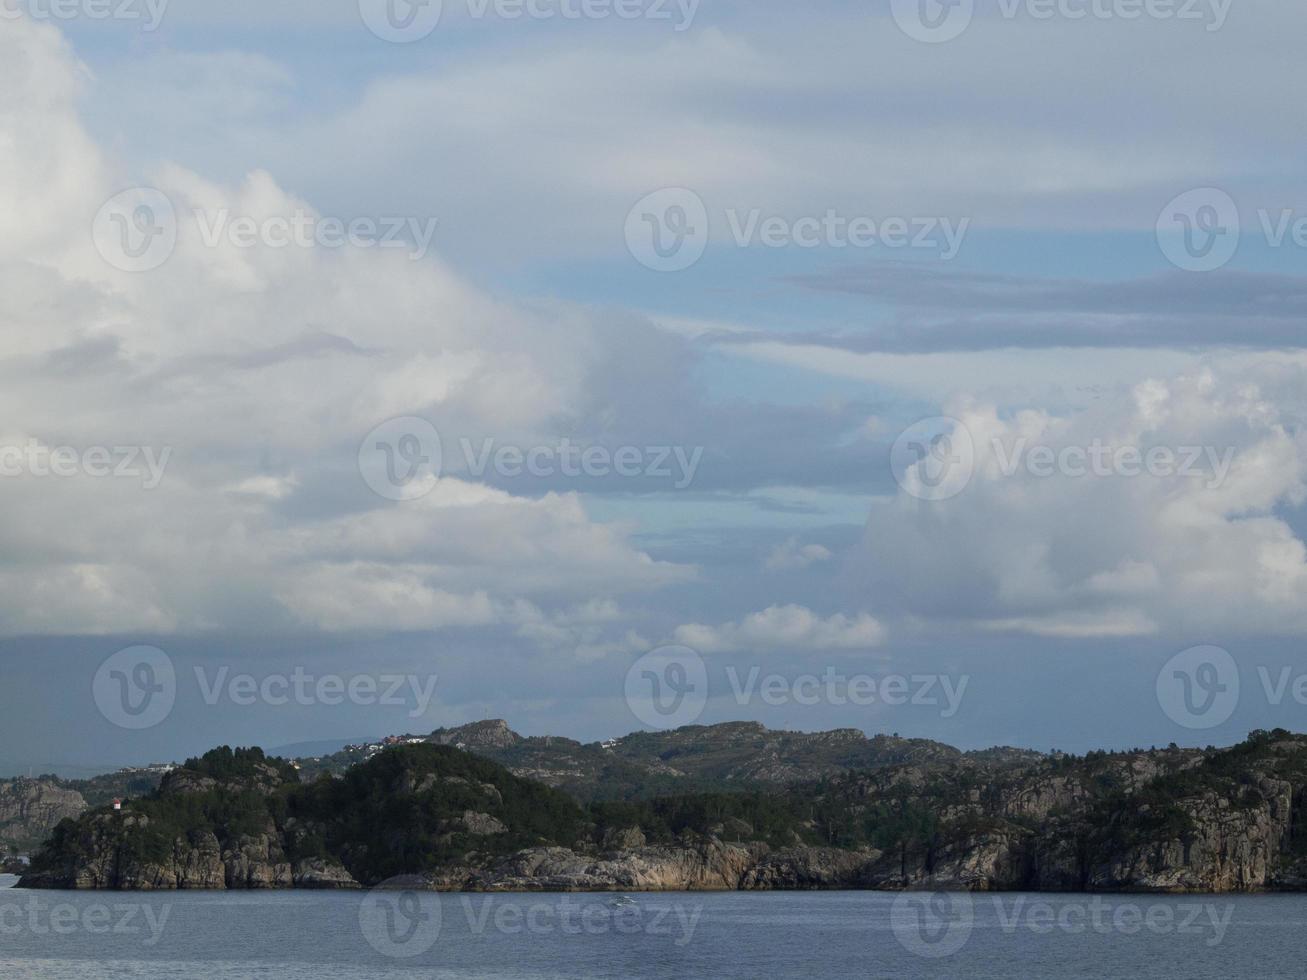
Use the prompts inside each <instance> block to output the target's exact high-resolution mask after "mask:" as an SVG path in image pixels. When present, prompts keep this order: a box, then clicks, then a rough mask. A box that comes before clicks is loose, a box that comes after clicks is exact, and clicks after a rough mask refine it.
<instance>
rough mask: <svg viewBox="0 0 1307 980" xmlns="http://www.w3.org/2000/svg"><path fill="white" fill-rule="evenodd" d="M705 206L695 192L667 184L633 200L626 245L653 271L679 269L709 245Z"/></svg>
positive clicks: (693, 261)
mask: <svg viewBox="0 0 1307 980" xmlns="http://www.w3.org/2000/svg"><path fill="white" fill-rule="evenodd" d="M708 232H709V222H708V208H707V206H706V205H705V204H704V203H703V198H701V197H700V196H699V195H698V194H696V193H695V192H694V191H692V190H689V189H688V188H685V187H667V188H664V189H663V190H660V191H654V192H653V193H652V194H648V195H646V196H645V197H642V198H641V199H640V200H639V201H637V202H636V204H635V206H634V207H633V208H631V210H630V212H629V213H628V214H627V216H626V247H627V249H629V250H630V252H631V255H632V256H634V258H635V260H636V261H637V262H639V263H640V264H641V265H642V266H644V267H645V268H647V269H652V270H654V271H655V272H681V271H683V270H685V269H688V268H690V266H692V265H694V264H695V263H696V262H698V261H699V259H701V258H703V253H704V251H705V250H706V249H707V248H708Z"/></svg>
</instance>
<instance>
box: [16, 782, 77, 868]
mask: <svg viewBox="0 0 1307 980" xmlns="http://www.w3.org/2000/svg"><path fill="white" fill-rule="evenodd" d="M86 809H87V806H86V800H85V799H84V798H83V797H82V794H81V793H78V792H76V791H75V790H71V789H65V788H64V787H62V786H59V785H58V784H56V783H54V782H52V781H49V780H44V779H13V780H5V781H4V782H0V845H3V848H0V850H3V849H4V848H7V847H9V846H13V847H16V848H18V849H19V850H22V851H26V850H28V849H30V848H34V847H36V846H38V845H39V844H40V843H41V842H42V841H44V840H45V839H46V838H47V837H49V836H50V832H51V831H52V830H54V828H55V827H56V826H58V825H59V822H60V821H61V820H64V819H67V818H70V817H79V816H81V815H82V813H83V812H85V810H86Z"/></svg>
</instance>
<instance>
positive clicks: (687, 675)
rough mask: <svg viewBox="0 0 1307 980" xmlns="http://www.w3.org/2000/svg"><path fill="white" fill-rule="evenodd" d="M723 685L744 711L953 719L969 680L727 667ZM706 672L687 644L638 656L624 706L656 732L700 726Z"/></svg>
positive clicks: (628, 674) (629, 672) (705, 700)
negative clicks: (790, 709) (927, 712)
mask: <svg viewBox="0 0 1307 980" xmlns="http://www.w3.org/2000/svg"><path fill="white" fill-rule="evenodd" d="M723 676H724V678H725V682H726V687H727V688H728V689H729V690H730V693H731V697H732V698H734V700H735V703H736V704H737V705H739V706H740V707H745V706H747V705H750V704H754V703H759V702H760V703H762V704H764V705H766V706H768V707H772V708H778V707H787V706H798V707H814V706H816V705H821V704H826V705H832V706H834V707H847V706H849V705H853V706H855V707H870V706H871V705H876V704H883V705H886V706H888V707H903V706H913V707H928V708H937V709H939V715H940V717H941V718H952V717H953V716H954V715H956V714H957V712H958V709H959V708H960V707H961V705H962V699H963V697H964V695H965V694H966V691H967V685H968V684H970V683H971V678H970V676H968V675H960V676H957V677H954V676H951V675H943V674H885V675H872V674H846V673H843V672H841V671H840V670H838V669H837V668H835V667H833V666H828V667H826V668H825V670H824V671H823V672H822V673H820V674H814V673H801V674H794V675H784V674H779V673H769V674H764V673H763V670H762V668H761V667H760V666H757V665H754V666H752V667H750V668H749V669H748V670H741V669H740V668H738V667H736V666H734V665H728V666H726V667H725V669H724V670H723ZM708 689H709V670H708V664H707V662H706V661H705V660H704V658H703V656H702V655H701V654H700V653H699V652H698V651H697V650H694V649H692V648H690V647H687V646H665V647H659V648H658V649H656V650H651V651H650V652H649V653H646V654H645V655H644V656H642V657H640V658H639V659H638V660H637V661H636V662H635V663H633V664H632V665H631V667H630V668H629V669H628V670H627V672H626V680H625V684H624V694H625V697H626V704H627V706H628V707H629V708H630V709H631V713H632V714H633V715H635V717H636V718H637V719H639V720H640V721H641V722H642V723H643V724H644V725H646V726H648V727H649V728H654V729H659V730H664V731H666V730H670V729H673V728H681V727H683V726H685V725H693V724H694V723H695V722H697V721H698V720H699V719H700V718H701V717H702V716H703V713H704V710H705V709H706V708H707V706H708Z"/></svg>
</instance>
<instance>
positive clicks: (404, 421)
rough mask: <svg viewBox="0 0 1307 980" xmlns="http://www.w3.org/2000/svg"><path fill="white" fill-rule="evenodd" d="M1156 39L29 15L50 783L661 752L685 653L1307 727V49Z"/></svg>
mask: <svg viewBox="0 0 1307 980" xmlns="http://www.w3.org/2000/svg"><path fill="white" fill-rule="evenodd" d="M1140 6H1141V5H1138V4H1132V3H1130V2H1128V0H1120V2H1116V3H1113V2H1111V0H1100V2H1099V3H1097V4H1092V5H1091V4H1089V3H1081V2H1078V0H1063V2H1061V3H1059V4H1054V5H1052V6H1049V5H1046V4H1042V3H1024V2H1018V0H1002V2H1000V0H994V2H992V3H990V2H986V0H977V2H976V3H975V4H971V3H968V2H963V3H961V4H959V5H956V6H954V7H941V6H939V5H938V4H936V3H935V0H926V3H925V5H924V6H920V5H918V4H917V3H916V2H915V0H913V2H911V3H909V2H902V3H900V2H899V0H893V2H880V3H871V4H869V3H854V2H842V0H815V2H811V3H805V4H794V3H771V2H767V0H764V2H756V0H755V2H751V3H737V2H733V0H702V2H701V3H697V4H696V3H692V2H689V0H683V2H681V0H670V2H664V0H621V2H618V3H592V4H588V5H587V4H582V3H581V2H580V0H535V2H533V3H532V4H530V5H526V6H522V5H515V4H513V3H510V2H504V0H499V2H496V0H487V2H484V3H483V2H482V0H444V3H443V5H440V4H435V5H434V6H433V5H427V6H420V5H419V6H413V5H410V4H408V3H407V0H393V2H392V3H390V4H389V6H388V5H387V3H385V2H380V0H378V2H373V0H257V2H256V0H229V2H226V3H223V4H214V3H210V2H206V0H172V2H171V3H164V2H163V0H154V2H153V3H147V2H146V0H115V2H114V4H112V5H104V4H102V3H98V2H94V0H83V2H82V3H80V4H77V3H72V4H70V5H67V6H61V5H58V4H51V3H49V2H47V0H7V2H0V13H3V14H4V16H3V17H0V473H2V475H0V502H2V509H0V661H2V662H3V670H4V674H3V678H4V681H3V685H2V686H0V736H3V737H0V771H26V770H27V768H28V767H36V768H38V769H43V768H45V769H48V768H53V767H59V768H60V769H62V770H63V771H67V772H70V773H73V772H80V771H85V770H88V769H91V768H96V767H101V766H110V765H118V764H123V763H127V762H134V761H149V760H150V759H156V758H172V757H176V756H180V755H184V754H186V753H189V752H193V751H198V750H201V749H204V748H206V747H208V746H210V745H212V744H214V743H218V742H242V743H255V742H257V743H262V744H264V745H268V746H277V745H284V744H288V743H294V742H299V741H305V740H312V739H331V738H340V739H347V738H359V737H365V736H369V737H370V736H379V735H382V734H386V733H388V732H392V731H408V730H411V731H428V730H430V729H432V728H434V727H437V726H440V725H449V724H458V723H462V722H466V721H471V720H477V719H481V718H484V717H504V718H507V719H509V720H510V722H511V723H512V724H513V725H514V727H515V728H517V729H518V730H520V731H523V732H526V733H531V734H544V733H552V734H565V735H571V736H574V737H580V738H584V739H595V738H601V737H608V736H611V735H617V734H623V733H625V732H627V731H630V730H632V729H635V728H639V727H647V722H646V720H645V719H642V718H641V713H640V711H639V710H638V706H637V707H636V708H633V707H632V705H631V704H629V703H628V698H627V696H626V695H627V693H629V683H628V681H629V677H628V675H629V674H630V673H631V671H632V667H633V665H637V664H638V663H640V661H639V658H641V657H642V656H643V655H645V654H647V653H648V652H649V651H652V650H656V649H659V648H662V647H664V646H666V645H669V644H677V645H681V646H683V647H686V648H689V649H691V650H693V651H694V653H693V656H694V657H697V658H699V659H700V660H701V661H702V664H703V668H704V674H705V676H706V678H707V686H706V688H705V689H704V692H703V693H704V696H705V697H706V701H705V703H703V704H701V705H698V707H697V709H696V711H695V713H694V715H693V720H700V721H703V722H715V721H724V720H731V719H740V718H748V719H756V720H760V721H764V722H766V723H767V724H769V725H772V726H774V727H790V728H796V729H804V730H820V729H827V728H835V727H853V728H860V729H863V730H864V731H867V732H869V733H875V732H878V731H897V732H900V733H902V734H910V735H915V736H923V737H931V738H939V739H942V740H945V741H949V742H951V743H953V744H958V745H961V746H964V747H979V746H984V745H990V744H996V743H1008V744H1016V745H1023V746H1030V747H1034V748H1041V749H1046V748H1050V747H1060V748H1065V749H1071V750H1084V749H1086V748H1089V747H1095V746H1100V745H1102V746H1129V745H1149V744H1166V743H1167V742H1170V741H1173V740H1174V741H1177V742H1180V743H1182V744H1208V743H1219V742H1224V741H1231V740H1234V739H1237V738H1238V737H1240V736H1241V735H1242V734H1243V733H1245V732H1246V731H1248V730H1249V729H1251V728H1255V727H1264V726H1272V725H1282V726H1284V727H1289V728H1296V729H1299V730H1303V729H1307V704H1304V703H1302V702H1301V701H1299V700H1296V699H1295V696H1294V691H1295V688H1294V681H1295V680H1296V678H1297V677H1298V676H1299V674H1300V673H1302V672H1307V657H1304V650H1303V645H1302V639H1303V637H1304V636H1305V635H1307V548H1305V547H1304V543H1303V539H1304V534H1305V533H1307V513H1305V512H1304V506H1303V505H1304V499H1305V498H1307V435H1304V430H1303V425H1302V423H1303V419H1304V412H1305V411H1307V352H1305V351H1304V349H1303V344H1302V341H1301V339H1300V331H1301V330H1302V323H1303V321H1304V315H1305V314H1307V278H1305V277H1304V272H1305V271H1307V193H1304V184H1303V180H1302V176H1301V174H1302V167H1303V163H1304V149H1305V147H1304V144H1303V138H1302V133H1304V132H1307V128H1305V127H1304V121H1305V120H1304V119H1303V116H1304V114H1305V113H1307V109H1304V107H1303V103H1302V99H1301V98H1300V97H1299V92H1300V90H1301V85H1300V84H1298V83H1299V81H1300V76H1301V73H1302V68H1301V54H1300V51H1299V50H1298V48H1299V44H1298V40H1299V39H1300V38H1301V37H1302V36H1303V32H1304V29H1307V10H1304V9H1301V8H1300V7H1299V6H1298V5H1293V4H1286V3H1274V2H1256V0H1245V2H1242V3H1239V4H1234V5H1231V4H1229V3H1226V2H1223V0H1199V2H1196V3H1192V4H1189V3H1175V4H1166V3H1157V4H1154V5H1150V6H1149V7H1148V9H1147V10H1146V11H1145V12H1144V13H1142V14H1140V13H1139V9H1138V8H1139V7H1140ZM518 11H523V12H522V13H521V15H520V16H514V14H515V13H516V12H518ZM923 11H924V14H925V16H924V18H923ZM1049 11H1051V13H1049ZM619 13H620V15H619ZM110 14H111V15H110ZM436 14H440V17H439V19H438V20H437V19H436V17H435V15H436ZM141 646H149V647H152V648H155V649H157V650H158V651H160V652H161V655H163V656H165V657H166V658H167V659H166V663H167V665H168V667H169V669H171V670H172V671H173V672H174V676H175V680H174V682H173V686H174V688H175V690H170V691H169V696H170V703H171V710H169V711H168V712H167V713H166V716H164V717H162V718H159V719H157V720H155V721H154V723H152V724H150V725H148V726H140V727H134V726H133V725H132V724H131V723H128V724H123V723H122V722H123V720H124V719H123V718H121V717H118V718H115V717H114V711H112V710H109V711H106V710H105V708H104V704H103V701H104V698H103V695H104V690H105V688H104V685H105V684H106V683H116V681H112V682H111V681H107V680H106V678H108V677H112V674H113V672H112V671H106V669H105V667H104V665H105V664H106V661H107V660H108V658H110V657H111V656H113V655H115V654H116V653H117V652H118V651H120V650H123V649H129V648H136V647H141ZM1199 646H1215V647H1218V648H1220V649H1222V650H1225V651H1228V653H1229V660H1228V661H1227V660H1224V659H1221V658H1219V657H1217V659H1215V660H1212V659H1211V658H1208V659H1206V660H1204V659H1203V656H1201V655H1200V656H1198V658H1197V660H1195V659H1194V658H1193V657H1192V656H1189V655H1187V654H1184V653H1183V652H1184V651H1188V650H1190V649H1191V648H1194V647H1199ZM1177 655H1181V657H1182V660H1181V661H1173V658H1175V657H1177ZM151 656H153V654H152V655H151ZM677 656H687V654H677ZM1186 657H1187V659H1183V658H1186ZM1176 662H1178V663H1180V664H1181V665H1182V666H1184V667H1185V669H1186V670H1188V671H1189V674H1188V676H1187V677H1186V678H1180V677H1179V675H1178V673H1177V672H1176V671H1175V670H1173V669H1172V668H1173V663H1176ZM115 663H119V664H120V666H121V664H124V663H125V664H126V665H127V667H126V669H125V670H122V671H119V672H118V674H117V677H118V679H119V680H122V681H123V682H124V683H129V682H135V681H138V680H141V679H143V678H144V679H146V680H148V679H149V675H144V674H140V673H138V672H137V668H138V667H139V664H138V663H135V662H133V661H132V660H131V657H130V656H129V657H128V658H127V659H126V660H125V661H121V662H118V661H115ZM153 663H155V665H156V666H157V664H158V661H153ZM660 663H661V662H660ZM1195 664H1196V665H1197V666H1194V665H1195ZM1229 664H1233V666H1232V667H1231V666H1229ZM1186 665H1187V666H1186ZM1209 667H1210V668H1211V669H1210V670H1209V669H1208V668H1209ZM297 672H298V673H299V674H300V675H301V676H308V677H311V678H313V679H315V680H317V679H321V678H323V677H336V678H340V679H341V680H342V681H344V682H349V681H350V680H351V679H354V680H357V679H358V678H360V677H363V678H372V679H373V680H374V681H377V682H379V683H381V686H382V687H383V688H384V687H385V686H386V685H385V683H384V682H383V680H384V679H389V678H391V677H392V676H393V677H403V678H406V679H407V680H411V681H415V682H417V683H416V688H414V687H411V686H410V687H406V688H404V690H408V691H409V692H410V693H409V694H408V695H407V696H406V697H403V698H401V699H400V700H402V701H403V702H404V703H402V704H398V703H391V702H393V701H394V700H395V699H390V700H389V701H387V700H386V699H379V700H382V701H386V703H369V699H368V698H367V697H366V696H358V694H357V691H356V692H355V694H353V695H351V696H349V697H346V698H345V699H344V701H343V703H340V704H335V703H327V702H328V701H333V700H336V699H333V698H323V697H322V696H321V691H317V692H316V693H315V694H314V695H313V696H312V697H306V698H303V699H300V700H302V701H303V702H304V703H300V700H297V699H295V698H291V699H289V702H288V703H282V701H283V700H284V699H280V698H278V697H276V696H275V695H271V694H270V692H272V691H273V690H274V689H276V684H275V680H276V679H277V678H287V677H291V676H293V675H295V674H296V673H297ZM636 674H637V675H639V671H638V670H637V671H636ZM246 676H248V677H249V678H252V683H253V684H254V685H255V686H256V687H257V688H258V689H259V692H258V694H257V695H254V696H251V697H247V696H245V695H244V694H243V693H242V692H243V689H242V690H241V691H236V690H233V689H232V688H231V687H230V681H231V679H232V678H233V677H246ZM432 677H434V678H435V680H434V686H432V687H430V688H427V687H426V686H425V685H426V679H428V678H432ZM662 677H663V679H664V680H665V681H667V682H668V683H671V682H672V681H673V680H675V679H676V678H675V677H674V676H673V675H670V674H664V675H662ZM813 677H816V678H829V677H834V678H836V681H835V682H834V684H833V686H832V685H831V684H827V683H826V681H825V680H822V683H821V684H819V685H815V686H814V685H812V684H810V683H808V681H809V680H810V679H811V678H813ZM897 677H902V678H904V679H906V682H907V685H908V690H909V696H908V698H907V699H906V700H907V702H908V703H906V704H898V703H894V702H895V701H899V700H904V699H903V698H898V697H895V696H893V693H892V692H893V690H894V682H893V679H894V678H897ZM850 678H855V679H858V682H859V683H860V684H861V687H860V688H859V689H860V690H866V689H867V686H868V685H870V686H871V687H872V688H874V689H875V690H877V691H879V692H880V694H881V696H879V697H875V698H867V697H862V698H851V697H849V696H848V695H849V688H848V684H847V683H846V682H847V681H848V680H849V679H850ZM927 678H930V679H933V680H930V681H927V680H925V679H927ZM1159 678H1160V679H1159ZM269 679H272V680H273V681H274V683H273V684H272V686H269V683H268V682H269ZM1171 680H1176V681H1177V682H1182V683H1185V684H1190V685H1196V686H1195V687H1194V688H1193V690H1191V691H1189V692H1188V693H1189V694H1190V695H1192V698H1191V700H1190V701H1188V702H1185V703H1186V704H1187V705H1188V707H1189V709H1194V708H1195V706H1196V705H1199V704H1201V703H1204V702H1205V699H1206V702H1211V701H1213V700H1215V701H1217V702H1220V704H1224V703H1225V702H1224V701H1223V700H1222V699H1224V698H1226V697H1227V696H1228V695H1229V694H1230V688H1231V686H1232V685H1237V686H1238V688H1239V690H1238V691H1237V692H1236V693H1237V694H1238V696H1237V697H1236V698H1234V699H1233V701H1231V702H1230V703H1229V704H1227V705H1225V707H1228V708H1229V710H1228V711H1227V710H1224V709H1223V708H1220V706H1219V705H1218V709H1217V713H1216V714H1207V715H1205V716H1203V717H1202V718H1199V719H1197V721H1196V722H1195V719H1194V717H1192V716H1190V715H1186V714H1185V712H1184V711H1182V710H1177V709H1176V708H1175V707H1174V705H1170V706H1169V707H1168V695H1167V694H1166V693H1165V692H1164V691H1163V689H1162V687H1163V685H1164V684H1165V683H1169V682H1170V681H1171ZM887 681H889V683H890V688H889V689H888V690H887V688H886V686H885V685H886V682H887ZM928 683H929V684H930V685H931V690H932V691H934V692H936V694H937V695H938V696H936V694H930V693H926V692H925V691H924V688H925V686H926V685H927V684H928ZM767 684H770V685H771V686H770V687H768V688H767V689H768V690H769V691H770V692H771V693H770V694H768V695H766V696H764V694H763V693H762V692H763V688H764V687H766V686H767ZM414 689H416V690H419V691H423V692H425V693H424V694H422V695H418V694H414V693H412V692H413V690H414ZM813 691H816V692H817V694H816V695H815V696H809V695H810V694H811V693H812V692H813ZM943 691H952V692H954V694H956V695H957V697H956V698H954V699H953V700H952V701H950V699H949V698H948V697H946V696H945V695H944V694H942V693H939V692H943ZM1299 693H1307V691H1303V690H1300V692H1299ZM887 694H888V695H889V696H886V695H887ZM1218 694H1219V695H1220V697H1216V695H1218ZM426 695H430V696H429V697H428V696H426ZM1303 700H1304V701H1307V697H1304V699H1303ZM914 702H915V703H914Z"/></svg>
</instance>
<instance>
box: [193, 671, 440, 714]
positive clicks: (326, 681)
mask: <svg viewBox="0 0 1307 980" xmlns="http://www.w3.org/2000/svg"><path fill="white" fill-rule="evenodd" d="M195 681H196V683H197V684H198V685H199V689H200V697H201V698H202V699H203V700H204V703H205V704H207V705H209V706H210V707H212V706H214V705H216V704H218V702H220V701H222V700H224V699H225V700H227V701H229V702H231V703H232V704H233V705H236V706H237V707H240V708H248V707H252V706H254V705H256V704H265V705H269V706H270V707H274V708H279V707H283V706H284V705H288V704H297V705H299V706H301V707H309V706H312V705H319V704H321V705H326V706H327V707H336V706H338V705H342V704H353V705H358V706H360V707H365V708H370V707H382V708H404V707H407V708H409V712H408V716H409V717H410V718H419V717H421V716H422V715H424V714H426V712H427V708H429V707H430V706H431V701H432V699H433V698H435V696H436V683H437V681H438V675H436V674H427V675H425V676H422V675H418V674H351V675H350V676H348V677H346V676H344V675H341V674H310V673H309V672H308V671H306V670H305V669H304V668H303V667H296V668H295V669H294V670H292V671H291V672H290V673H289V674H275V673H274V674H264V675H262V676H258V677H256V676H255V675H253V674H248V673H242V674H233V673H232V672H231V668H230V667H220V668H218V669H217V670H213V671H210V670H209V669H207V668H205V667H196V668H195Z"/></svg>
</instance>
